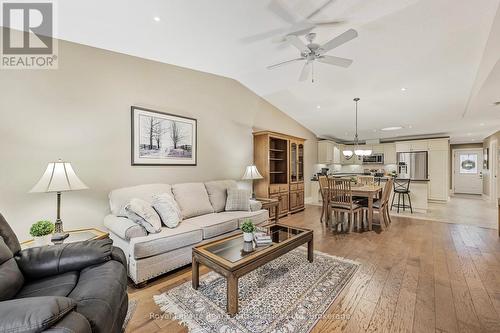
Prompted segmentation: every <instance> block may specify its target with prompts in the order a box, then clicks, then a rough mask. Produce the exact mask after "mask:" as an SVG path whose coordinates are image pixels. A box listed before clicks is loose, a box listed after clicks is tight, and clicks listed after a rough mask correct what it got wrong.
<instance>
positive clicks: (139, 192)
mask: <svg viewBox="0 0 500 333" xmlns="http://www.w3.org/2000/svg"><path fill="white" fill-rule="evenodd" d="M236 186H237V185H236V182H235V181H232V180H223V181H211V182H206V183H183V184H175V185H169V184H147V185H139V186H133V187H126V188H121V189H117V190H113V191H112V192H111V193H110V194H109V204H110V208H111V214H110V215H108V216H106V217H105V219H104V225H105V227H106V228H107V229H108V230H109V234H110V238H111V239H113V241H114V245H115V246H118V247H119V248H121V249H122V250H123V251H124V252H125V254H126V256H127V261H128V275H129V277H130V278H131V279H132V281H134V283H136V284H139V283H142V282H145V281H147V280H149V279H152V278H154V277H156V276H159V275H161V274H164V273H166V272H169V271H171V270H174V269H176V268H179V267H182V266H184V265H187V264H189V263H191V253H192V247H193V246H195V245H198V244H202V243H204V242H208V241H212V240H215V239H218V238H222V237H226V236H228V235H231V234H236V233H238V232H240V231H239V226H240V225H241V223H242V222H243V220H244V219H246V218H251V219H252V221H253V222H254V224H256V225H259V224H262V223H264V222H267V221H268V219H269V215H268V211H267V210H263V209H260V205H259V204H258V202H251V205H250V206H251V210H250V211H224V208H225V202H226V196H227V189H228V188H230V187H236ZM162 193H170V194H172V195H173V197H174V198H175V200H176V202H177V203H178V204H179V207H180V208H181V212H182V215H183V220H182V222H181V223H180V224H179V225H178V226H177V227H176V228H173V229H170V228H167V227H165V226H163V227H162V229H161V231H160V232H159V233H156V234H148V233H147V232H146V230H145V229H144V228H143V227H141V226H139V225H138V224H136V223H134V222H132V221H131V220H130V219H128V218H125V217H119V214H120V212H121V210H122V207H123V205H124V204H125V203H126V202H127V201H128V200H130V199H132V198H139V199H143V200H145V201H148V202H152V197H153V195H156V194H162Z"/></svg>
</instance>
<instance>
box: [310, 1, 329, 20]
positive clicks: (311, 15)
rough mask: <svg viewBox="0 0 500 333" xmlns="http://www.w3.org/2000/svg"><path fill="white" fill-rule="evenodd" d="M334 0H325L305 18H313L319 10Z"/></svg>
mask: <svg viewBox="0 0 500 333" xmlns="http://www.w3.org/2000/svg"><path fill="white" fill-rule="evenodd" d="M334 1H335V0H326V1H325V3H324V4H322V5H321V6H319V7H318V8H317V9H316V10H314V11H313V12H312V13H311V14H309V15H307V17H306V19H307V20H309V19H310V18H313V17H314V16H316V15H317V14H318V13H319V12H320V11H322V10H323V9H325V8H326V7H328V6H329V5H331V4H332V3H333V2H334Z"/></svg>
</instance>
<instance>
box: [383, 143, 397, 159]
mask: <svg viewBox="0 0 500 333" xmlns="http://www.w3.org/2000/svg"><path fill="white" fill-rule="evenodd" d="M396 163H397V158H396V145H395V144H394V143H386V144H384V164H396Z"/></svg>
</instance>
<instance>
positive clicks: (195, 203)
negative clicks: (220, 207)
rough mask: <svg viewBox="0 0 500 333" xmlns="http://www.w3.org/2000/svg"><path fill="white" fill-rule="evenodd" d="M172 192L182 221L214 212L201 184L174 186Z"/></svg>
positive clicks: (203, 185)
mask: <svg viewBox="0 0 500 333" xmlns="http://www.w3.org/2000/svg"><path fill="white" fill-rule="evenodd" d="M172 192H173V193H174V198H175V201H177V203H178V204H179V207H181V212H182V217H183V218H184V219H188V218H190V217H194V216H199V215H203V214H209V213H213V212H214V208H213V207H212V204H211V203H210V199H209V198H208V193H207V190H206V188H205V184H203V183H183V184H175V185H173V186H172Z"/></svg>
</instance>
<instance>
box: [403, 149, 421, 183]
mask: <svg viewBox="0 0 500 333" xmlns="http://www.w3.org/2000/svg"><path fill="white" fill-rule="evenodd" d="M398 177H399V178H409V179H411V180H426V179H427V178H428V175H427V152H426V151H418V152H411V153H398Z"/></svg>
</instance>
